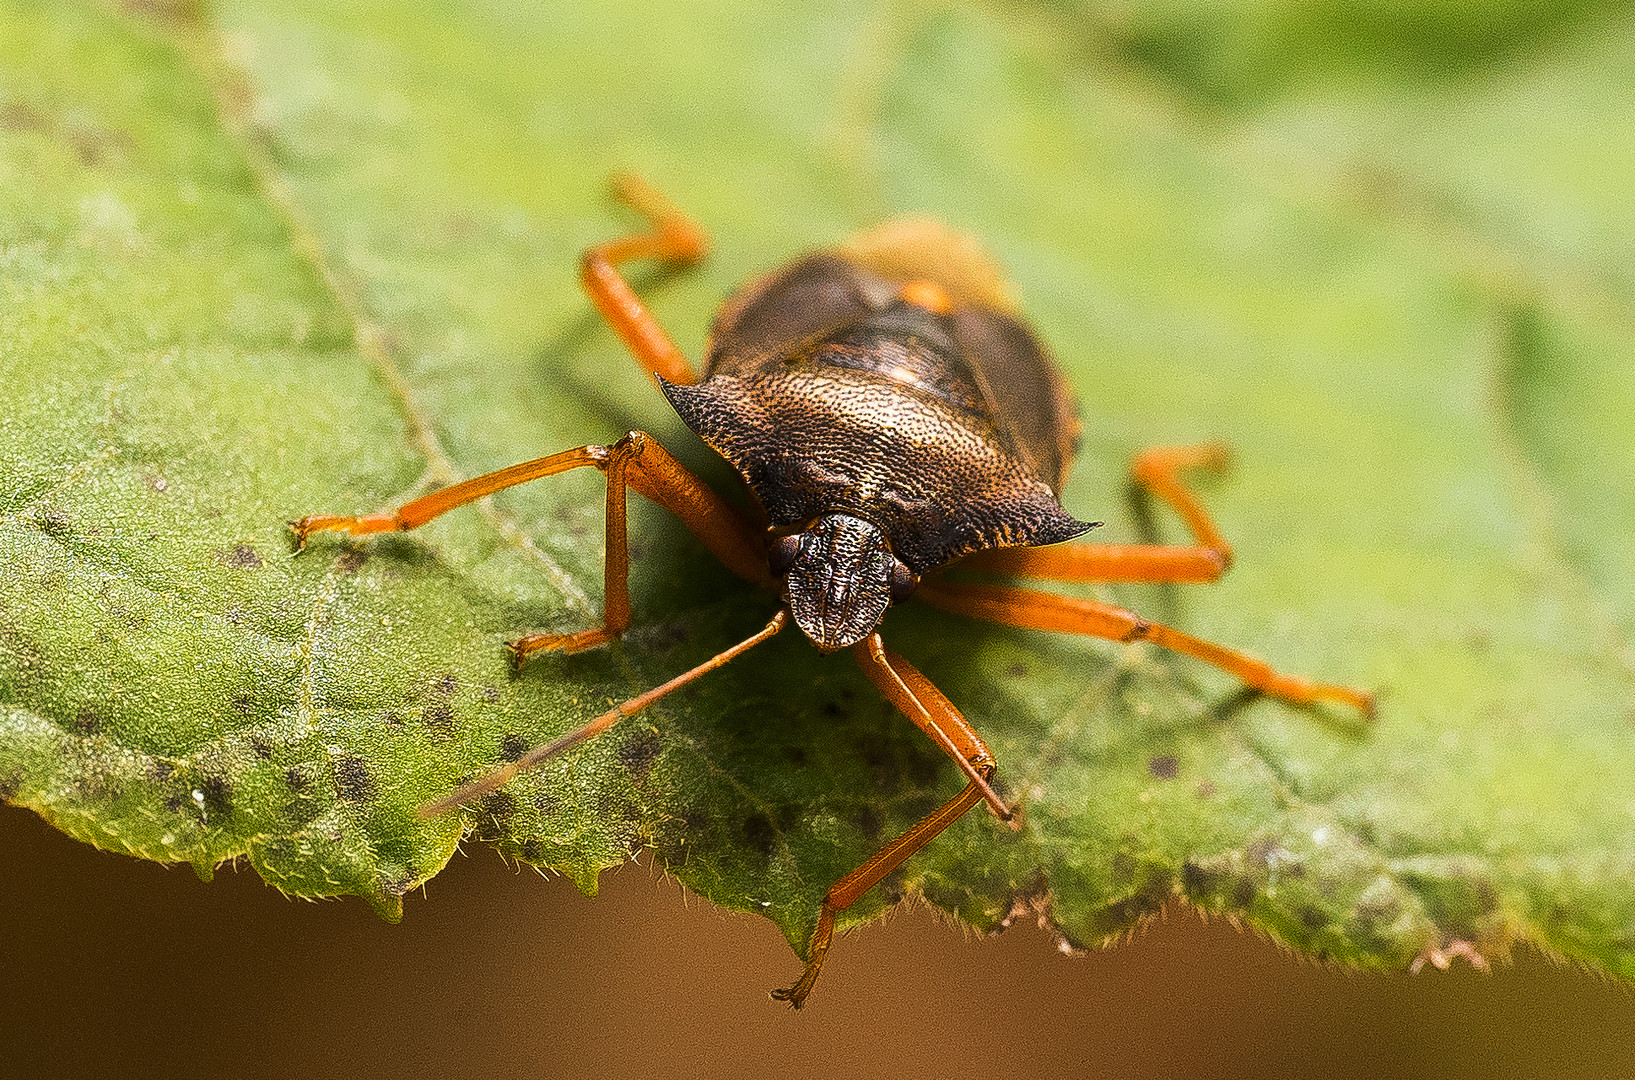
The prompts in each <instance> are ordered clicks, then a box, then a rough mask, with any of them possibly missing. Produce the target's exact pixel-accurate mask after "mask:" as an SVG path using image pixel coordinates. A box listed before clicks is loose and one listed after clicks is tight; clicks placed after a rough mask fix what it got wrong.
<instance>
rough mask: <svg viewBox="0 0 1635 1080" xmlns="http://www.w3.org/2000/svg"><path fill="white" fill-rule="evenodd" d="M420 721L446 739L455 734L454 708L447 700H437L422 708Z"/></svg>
mask: <svg viewBox="0 0 1635 1080" xmlns="http://www.w3.org/2000/svg"><path fill="white" fill-rule="evenodd" d="M420 721H421V723H423V724H425V725H426V730H427V731H430V732H431V733H432V734H433V735H439V736H441V737H443V738H445V739H446V738H449V737H451V736H453V734H454V710H453V709H452V708H450V707H449V704H448V702H446V701H439V702H435V703H433V704H430V705H427V706H426V707H425V708H424V709H421V710H420Z"/></svg>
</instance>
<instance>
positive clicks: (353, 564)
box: [335, 548, 369, 574]
mask: <svg viewBox="0 0 1635 1080" xmlns="http://www.w3.org/2000/svg"><path fill="white" fill-rule="evenodd" d="M368 561H369V552H368V551H367V550H366V549H364V548H347V549H346V550H345V551H343V552H341V553H340V554H339V555H337V556H336V557H335V570H336V572H338V573H342V574H355V573H357V572H358V571H359V570H362V569H363V564H364V563H366V562H368Z"/></svg>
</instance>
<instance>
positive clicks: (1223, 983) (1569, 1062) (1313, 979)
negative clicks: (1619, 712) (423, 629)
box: [0, 807, 1635, 1080]
mask: <svg viewBox="0 0 1635 1080" xmlns="http://www.w3.org/2000/svg"><path fill="white" fill-rule="evenodd" d="M0 860H3V863H4V866H5V867H6V871H5V874H4V877H3V880H0V923H3V926H4V931H3V934H0V1073H3V1074H4V1076H6V1077H8V1078H9V1077H13V1076H15V1077H31V1078H32V1077H57V1076H61V1077H80V1076H165V1077H189V1076H213V1077H214V1076H223V1077H260V1076H269V1077H271V1076H279V1077H293V1076H302V1075H306V1074H317V1075H323V1076H392V1077H421V1076H425V1077H447V1078H458V1077H466V1076H505V1077H528V1076H542V1077H549V1076H579V1075H584V1074H587V1073H588V1074H607V1073H614V1074H616V1075H632V1076H644V1077H647V1076H652V1077H661V1076H666V1077H667V1076H677V1077H748V1076H766V1075H777V1076H782V1075H789V1076H844V1077H848V1078H856V1080H866V1078H869V1077H877V1076H878V1077H894V1078H913V1077H956V1076H978V1075H980V1076H983V1077H993V1078H997V1077H1055V1076H1118V1077H1240V1076H1241V1077H1262V1076H1264V1077H1283V1076H1289V1077H1301V1076H1311V1077H1576V1076H1582V1077H1618V1076H1630V1075H1635V994H1632V993H1631V992H1630V990H1629V989H1628V988H1626V987H1624V986H1622V985H1618V984H1613V983H1610V982H1607V981H1605V980H1603V979H1601V978H1599V977H1597V976H1594V975H1591V974H1588V973H1585V972H1583V971H1580V970H1576V969H1573V968H1568V967H1563V966H1560V965H1558V964H1555V963H1553V962H1551V961H1548V960H1545V959H1543V958H1541V957H1539V956H1538V955H1536V954H1534V953H1531V952H1524V953H1522V954H1520V955H1518V956H1517V958H1516V963H1515V964H1513V965H1507V966H1504V967H1501V968H1500V969H1499V970H1497V971H1496V972H1494V973H1493V974H1482V973H1479V972H1474V971H1471V970H1470V969H1469V968H1468V967H1466V966H1464V965H1463V964H1461V965H1460V966H1459V967H1457V968H1455V969H1454V970H1453V971H1450V972H1446V973H1442V972H1435V971H1426V972H1424V973H1422V974H1420V975H1418V976H1408V975H1364V974H1357V973H1351V972H1344V971H1330V970H1324V969H1321V968H1318V967H1316V966H1314V965H1312V964H1310V963H1307V962H1304V961H1300V960H1297V959H1295V958H1293V957H1291V956H1289V955H1287V954H1284V953H1282V952H1280V951H1279V950H1277V949H1276V948H1274V947H1273V946H1271V945H1268V944H1266V943H1265V942H1263V941H1261V940H1258V939H1256V938H1254V937H1252V936H1249V935H1247V934H1243V933H1240V932H1238V931H1236V930H1234V929H1233V928H1232V927H1230V926H1229V925H1227V924H1225V923H1221V922H1215V923H1210V924H1205V923H1203V922H1201V921H1200V920H1199V919H1197V918H1196V917H1194V916H1192V915H1186V914H1180V913H1173V914H1172V915H1171V916H1170V917H1169V918H1168V919H1167V920H1165V921H1164V922H1162V923H1160V924H1158V925H1156V926H1154V927H1151V928H1149V929H1148V930H1147V931H1145V932H1143V933H1141V934H1139V935H1138V936H1137V937H1136V938H1135V939H1134V940H1132V941H1131V942H1129V943H1127V944H1125V945H1124V946H1122V947H1121V948H1117V949H1113V950H1110V951H1106V952H1101V953H1096V954H1093V955H1091V956H1088V957H1084V958H1076V959H1068V958H1064V957H1062V956H1060V955H1058V954H1057V953H1056V952H1055V950H1054V947H1053V945H1052V943H1051V941H1050V940H1049V938H1048V937H1047V936H1046V935H1045V934H1043V933H1041V932H1039V931H1038V930H1036V929H1034V928H1033V927H1031V926H1027V927H1018V928H1015V929H1012V930H1011V931H1009V932H1007V933H1006V934H1004V935H1001V936H1000V937H998V938H997V939H994V940H976V939H972V938H969V937H968V936H967V935H966V934H965V933H963V932H962V931H961V930H960V929H958V928H956V927H951V926H947V925H943V924H940V923H939V922H938V921H937V920H936V919H935V918H933V916H932V915H931V914H930V913H929V912H927V911H925V910H910V911H906V912H902V913H899V914H897V915H895V916H893V917H892V918H891V919H890V920H888V921H887V922H886V923H885V924H883V925H878V924H877V925H874V926H871V927H866V928H864V929H862V930H860V931H858V932H855V933H853V934H850V935H848V936H846V937H845V938H844V939H842V941H841V942H840V944H839V946H838V947H837V948H836V950H835V952H834V953H833V954H832V956H831V960H830V963H829V966H828V967H827V968H825V970H824V976H823V981H822V982H821V983H820V984H819V986H818V989H817V992H816V993H815V994H814V995H813V998H812V1001H811V1003H810V1004H809V1005H808V1007H807V1008H806V1009H805V1010H804V1011H802V1012H800V1013H792V1012H790V1011H789V1010H788V1009H787V1008H785V1007H783V1006H781V1005H778V1004H776V1003H774V1002H772V1001H769V1000H768V999H767V998H766V991H767V989H768V988H769V987H773V986H778V985H783V984H785V983H787V982H789V981H790V979H792V978H793V977H794V975H795V974H796V973H798V971H799V964H798V963H797V962H796V960H795V958H794V956H793V955H792V954H791V953H790V951H789V949H788V948H787V947H786V946H785V945H784V943H783V941H782V939H781V938H779V936H778V935H777V933H776V932H775V931H774V930H773V928H772V926H771V924H770V923H766V922H763V921H760V920H758V919H753V918H747V917H741V916H736V915H728V914H724V913H722V912H719V911H717V910H716V909H714V908H712V907H711V906H710V905H708V904H706V903H704V902H703V901H701V900H699V899H698V898H696V897H691V896H685V895H684V894H683V892H682V890H681V889H680V887H679V886H678V885H676V884H674V883H673V882H669V881H666V880H664V879H663V878H662V877H661V876H660V875H659V874H658V873H657V872H656V871H655V870H654V869H653V868H652V867H650V866H647V865H631V866H628V867H625V868H623V869H620V870H617V871H614V872H610V873H608V874H606V875H605V876H604V877H603V879H602V882H603V888H602V895H601V897H600V898H598V899H597V900H594V901H591V900H586V899H585V898H584V897H582V896H580V895H579V893H578V892H577V891H575V889H574V888H573V886H572V885H570V884H569V883H568V882H567V881H565V880H562V879H555V880H549V881H547V880H541V879H540V878H539V876H538V875H536V874H535V873H534V871H532V870H531V869H527V868H521V869H514V868H512V867H509V866H507V865H506V864H504V863H502V862H501V860H500V859H499V857H498V856H497V855H496V854H495V853H494V852H493V851H492V850H490V849H488V848H484V847H482V846H480V845H473V846H472V848H471V850H470V853H469V855H468V857H465V858H459V857H457V858H456V859H455V860H454V862H453V863H451V864H450V866H449V868H448V869H447V870H446V871H445V872H444V873H443V874H441V875H440V876H438V877H437V878H436V879H434V880H433V881H432V882H431V884H430V885H429V886H428V888H427V890H426V893H425V894H424V895H416V896H413V897H410V898H409V901H408V903H407V905H406V906H407V917H406V918H405V920H404V922H403V923H402V924H401V925H399V926H391V925H388V924H386V923H384V922H381V921H380V920H379V919H377V918H375V916H374V915H373V914H372V913H371V912H370V910H369V909H368V908H367V907H366V906H365V905H364V904H362V903H361V902H357V901H344V902H327V903H307V902H303V901H296V900H289V899H286V898H284V897H283V896H282V895H280V894H279V893H278V892H276V891H275V890H273V889H270V888H268V887H267V886H265V885H264V884H262V882H261V880H260V879H259V878H258V877H257V876H256V875H255V873H254V872H253V871H250V870H248V869H243V870H239V871H237V872H234V871H233V870H231V869H225V868H224V869H223V870H222V871H220V872H219V873H218V875H217V878H216V880H215V881H214V882H213V883H211V884H208V885H207V884H204V883H202V882H200V881H199V880H198V879H197V878H196V877H195V876H194V875H193V873H192V871H191V870H190V869H188V868H186V867H175V868H170V869H167V868H164V867H161V866H157V865H154V864H151V863H143V862H138V861H136V860H134V859H128V858H124V857H122V856H118V855H111V854H107V853H104V852H100V851H96V850H94V849H92V848H90V847H88V846H85V845H83V844H79V843H76V842H75V841H73V840H70V839H68V838H66V837H64V836H62V835H61V834H59V833H56V832H54V831H53V830H51V829H49V828H48V827H47V826H46V825H45V824H44V823H43V822H41V821H40V820H39V819H38V818H37V817H35V816H34V815H33V814H32V813H28V812H25V811H22V810H19V809H16V808H13V807H0Z"/></svg>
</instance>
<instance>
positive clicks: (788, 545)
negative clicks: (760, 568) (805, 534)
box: [766, 533, 801, 577]
mask: <svg viewBox="0 0 1635 1080" xmlns="http://www.w3.org/2000/svg"><path fill="white" fill-rule="evenodd" d="M800 549H801V534H800V533H790V534H789V535H788V536H780V537H778V538H777V539H776V540H774V541H772V547H771V549H770V550H769V551H767V553H766V562H767V568H768V569H770V570H771V571H772V574H773V576H774V577H782V576H783V575H785V574H787V573H789V568H790V567H791V566H794V565H795V560H796V559H798V558H800Z"/></svg>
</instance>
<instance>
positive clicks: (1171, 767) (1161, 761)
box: [1147, 754, 1181, 780]
mask: <svg viewBox="0 0 1635 1080" xmlns="http://www.w3.org/2000/svg"><path fill="white" fill-rule="evenodd" d="M1147 771H1148V772H1150V773H1152V774H1153V775H1154V776H1156V777H1158V779H1160V780H1174V779H1175V776H1176V774H1177V773H1179V772H1180V771H1181V763H1180V762H1179V761H1177V760H1176V758H1175V755H1174V754H1159V755H1158V756H1157V757H1155V758H1153V759H1152V760H1151V761H1149V762H1147Z"/></svg>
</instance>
